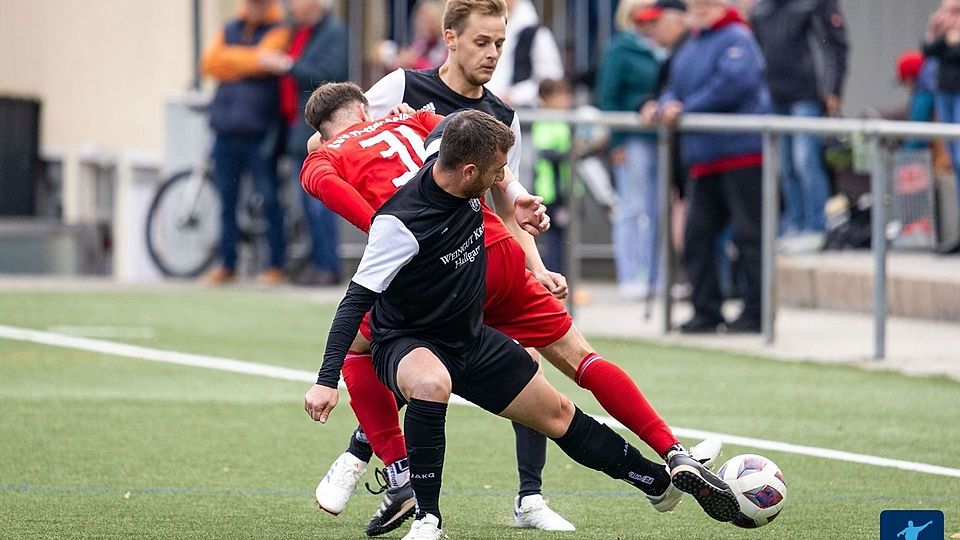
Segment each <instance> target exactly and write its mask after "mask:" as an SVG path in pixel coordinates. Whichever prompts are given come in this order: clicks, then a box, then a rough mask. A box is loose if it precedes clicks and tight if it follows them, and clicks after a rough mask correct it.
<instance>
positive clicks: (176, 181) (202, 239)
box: [146, 105, 311, 278]
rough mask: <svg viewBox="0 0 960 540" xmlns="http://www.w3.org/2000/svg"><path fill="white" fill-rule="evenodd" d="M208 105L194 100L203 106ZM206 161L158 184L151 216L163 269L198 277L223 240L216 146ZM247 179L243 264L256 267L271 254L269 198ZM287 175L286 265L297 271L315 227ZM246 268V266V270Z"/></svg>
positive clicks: (240, 212)
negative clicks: (266, 202) (266, 216)
mask: <svg viewBox="0 0 960 540" xmlns="http://www.w3.org/2000/svg"><path fill="white" fill-rule="evenodd" d="M205 108H206V106H205V105H195V106H191V110H194V111H195V112H203V111H204V110H205ZM203 155H204V158H203V160H202V161H201V162H200V163H197V164H196V165H194V166H193V167H191V168H189V169H185V170H181V171H178V172H176V173H174V174H172V175H170V176H169V177H168V178H167V179H166V180H164V181H163V183H162V184H161V185H160V187H159V189H158V190H157V193H156V195H154V197H153V200H152V201H151V202H150V209H149V211H148V212H147V220H146V242H147V252H148V253H149V254H150V258H151V259H152V260H153V262H154V264H156V266H157V268H158V269H159V270H160V272H161V273H163V275H165V276H167V277H173V278H193V277H197V276H199V275H201V274H203V273H204V272H206V271H207V270H209V269H210V268H211V267H212V266H213V264H214V262H216V260H217V257H218V250H219V246H220V209H221V204H220V194H219V192H218V191H217V187H216V184H215V183H214V179H213V172H212V163H211V161H210V157H209V156H210V152H209V151H208V152H206V153H204V154H203ZM281 172H282V171H281ZM247 176H248V175H245V177H244V178H243V179H241V184H240V194H239V196H238V204H237V226H238V228H239V229H240V235H239V238H238V243H237V249H238V254H239V256H238V259H239V260H238V268H239V269H241V272H240V273H242V274H246V273H256V271H257V270H259V269H262V267H263V266H264V264H263V261H265V260H266V259H267V257H266V253H267V247H266V242H265V241H264V233H265V231H266V229H267V224H266V220H265V219H264V217H263V211H262V206H263V201H262V197H261V196H260V194H259V193H258V192H257V190H256V189H254V187H253V182H252V179H250V178H248V177H247ZM288 177H289V174H284V175H281V176H280V178H281V182H280V192H279V197H280V204H281V206H282V207H283V210H284V238H285V240H286V259H287V264H286V268H285V271H286V272H287V274H288V275H296V274H298V273H299V272H300V271H301V270H303V268H304V267H306V265H307V264H308V259H309V256H310V249H311V244H310V236H309V235H310V232H309V229H308V227H307V224H306V217H305V216H304V214H303V208H302V205H301V204H300V195H299V191H298V190H299V189H300V186H299V185H296V186H293V187H291V186H290V184H291V182H289V181H284V179H286V178H288ZM243 270H246V271H243Z"/></svg>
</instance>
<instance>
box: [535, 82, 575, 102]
mask: <svg viewBox="0 0 960 540" xmlns="http://www.w3.org/2000/svg"><path fill="white" fill-rule="evenodd" d="M561 92H564V93H570V83H568V82H567V81H565V80H564V79H544V80H542V81H540V90H539V93H540V99H547V98H548V97H550V96H552V95H555V94H559V93H561Z"/></svg>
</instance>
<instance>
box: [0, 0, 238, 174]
mask: <svg viewBox="0 0 960 540" xmlns="http://www.w3.org/2000/svg"><path fill="white" fill-rule="evenodd" d="M237 4H238V2H237V1H236V0H214V1H210V0H205V1H204V2H202V5H203V6H204V7H203V11H204V13H203V20H204V23H205V24H204V26H205V36H210V35H212V31H213V30H214V29H215V28H217V27H218V26H219V25H220V24H221V23H222V20H223V15H228V14H229V11H230V10H232V7H233V6H236V5H237ZM224 12H225V13H224ZM192 24H193V23H192V14H191V2H190V1H188V0H0V94H9V93H14V94H21V95H32V96H37V97H39V98H40V99H42V101H43V113H42V114H43V128H42V145H43V147H45V148H50V147H56V148H64V149H70V148H76V147H78V146H82V145H86V144H91V143H93V144H98V145H102V146H105V147H106V148H108V149H110V150H114V151H127V150H132V151H137V152H147V153H148V154H151V155H153V156H156V157H157V158H160V157H161V153H162V142H163V105H164V101H165V99H166V98H167V97H168V96H171V95H176V94H178V93H181V92H183V91H184V90H186V89H188V87H189V86H190V83H191V81H192V77H193V74H192V69H193V67H192V62H193V60H192V36H191V32H192ZM0 129H2V127H0Z"/></svg>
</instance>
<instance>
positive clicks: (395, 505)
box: [367, 469, 417, 536]
mask: <svg viewBox="0 0 960 540" xmlns="http://www.w3.org/2000/svg"><path fill="white" fill-rule="evenodd" d="M384 471H386V469H383V470H381V469H377V474H376V478H377V481H378V482H380V485H381V487H382V489H381V490H380V491H376V492H374V491H373V490H370V492H371V493H374V494H376V493H382V492H386V494H385V495H384V496H383V500H382V501H381V502H380V507H379V508H377V512H376V513H375V514H374V515H373V517H372V518H370V521H369V523H367V536H379V535H381V534H386V533H388V532H390V531H392V530H394V529H396V528H397V527H399V526H400V525H402V524H403V522H404V521H406V520H407V518H409V517H410V516H412V515H413V512H414V510H415V509H416V505H417V499H416V497H415V496H414V494H413V487H412V486H411V485H410V482H407V483H406V484H403V485H402V486H396V487H392V488H391V487H388V486H387V484H388V482H387V473H386V472H384ZM367 489H370V486H369V485H367Z"/></svg>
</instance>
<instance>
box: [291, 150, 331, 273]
mask: <svg viewBox="0 0 960 540" xmlns="http://www.w3.org/2000/svg"><path fill="white" fill-rule="evenodd" d="M291 158H292V164H291V165H292V171H293V180H292V181H293V182H295V184H296V185H300V169H301V168H303V161H304V160H305V159H306V158H307V157H306V156H291ZM300 195H301V196H302V198H303V210H304V213H305V214H306V218H307V226H308V227H309V228H310V262H311V264H312V265H313V267H314V268H315V269H317V270H321V271H327V272H333V273H334V274H336V275H337V276H339V275H340V255H339V254H338V253H337V248H338V246H339V245H340V227H339V225H340V224H339V223H338V220H337V215H336V214H334V213H333V211H332V210H330V209H329V208H327V207H326V206H324V205H323V203H322V202H320V201H319V200H318V199H315V198H313V196H311V195H310V194H309V193H307V192H306V191H304V190H302V189H301V190H300Z"/></svg>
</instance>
